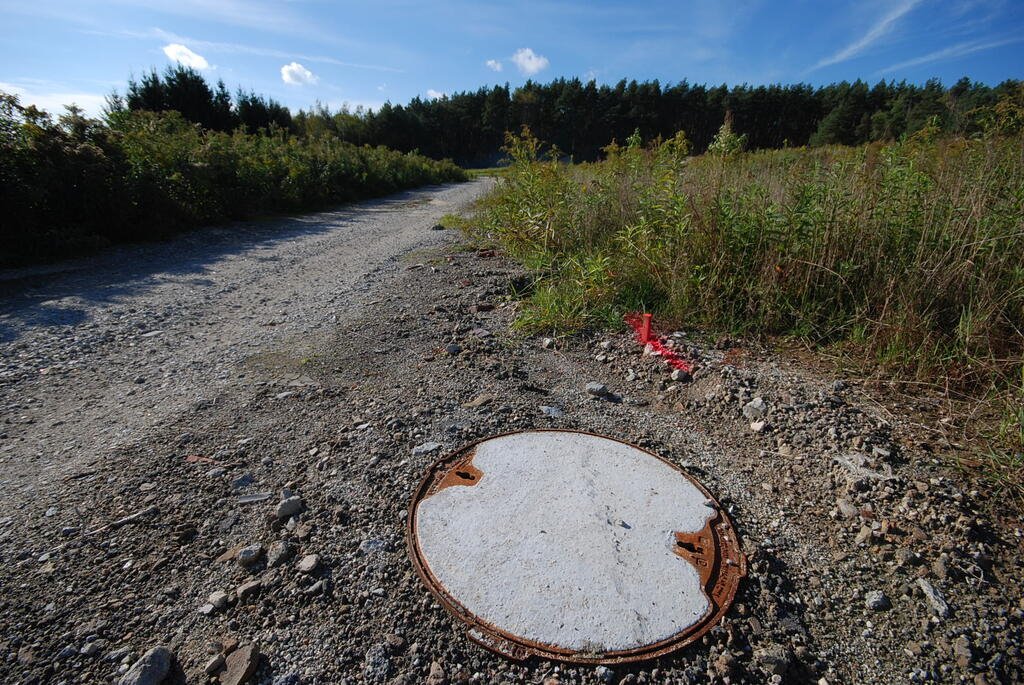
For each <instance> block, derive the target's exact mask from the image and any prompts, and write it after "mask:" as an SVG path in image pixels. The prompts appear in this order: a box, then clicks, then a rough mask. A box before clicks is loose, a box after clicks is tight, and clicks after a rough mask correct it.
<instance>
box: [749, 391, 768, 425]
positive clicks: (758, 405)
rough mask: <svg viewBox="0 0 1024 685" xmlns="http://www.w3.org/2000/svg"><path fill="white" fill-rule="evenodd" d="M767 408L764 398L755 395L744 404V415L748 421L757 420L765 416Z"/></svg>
mask: <svg viewBox="0 0 1024 685" xmlns="http://www.w3.org/2000/svg"><path fill="white" fill-rule="evenodd" d="M766 410H767V407H766V406H765V404H764V400H763V399H761V398H760V397H755V398H754V399H752V400H750V401H749V402H747V403H746V404H745V405H743V415H744V416H745V417H747V420H748V421H757V420H758V419H760V418H761V417H762V416H764V413H765V411H766Z"/></svg>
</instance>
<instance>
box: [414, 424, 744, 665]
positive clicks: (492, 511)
mask: <svg viewBox="0 0 1024 685" xmlns="http://www.w3.org/2000/svg"><path fill="white" fill-rule="evenodd" d="M408 541H409V549H410V554H411V556H412V559H413V563H414V564H415V566H416V569H417V571H418V572H419V574H420V576H421V578H422V579H423V581H424V583H426V585H427V587H428V588H429V589H430V590H431V592H433V593H434V594H435V595H436V596H437V598H438V599H439V600H440V601H441V603H442V604H443V605H444V606H445V608H447V609H448V610H449V611H450V612H452V613H453V614H454V615H455V616H456V617H458V618H459V619H461V620H463V621H465V622H466V623H467V624H468V631H469V636H470V637H471V638H472V639H474V640H475V641H477V642H479V643H480V644H482V645H484V646H485V647H487V648H488V649H491V650H494V651H496V652H498V653H500V654H503V655H505V656H508V657H510V658H513V659H525V658H527V657H529V656H531V655H536V656H540V657H543V658H550V659H558V660H562V661H571V662H577V663H595V664H596V663H604V664H607V663H619V662H626V661H639V660H641V659H648V658H652V657H656V656H660V655H663V654H666V653H668V652H671V651H673V650H676V649H679V648H680V647H683V646H684V645H687V644H689V643H691V642H693V641H694V640H696V639H698V638H699V637H700V636H702V635H703V634H704V633H705V632H707V631H708V630H710V629H711V628H712V627H713V626H714V625H715V624H717V623H718V621H719V620H720V619H721V617H722V616H723V615H724V613H725V612H726V610H727V609H728V607H729V604H730V603H731V602H732V599H733V597H734V596H735V594H736V588H737V586H738V584H739V581H740V578H742V577H743V576H744V575H745V574H746V559H745V557H744V556H743V553H742V552H741V551H740V545H739V541H738V540H737V538H736V534H735V532H734V530H733V528H732V524H731V523H730V522H729V520H728V518H727V517H726V515H725V513H724V512H723V511H721V509H720V507H719V506H718V504H717V502H715V501H714V500H713V499H712V498H711V496H710V495H709V494H708V492H707V491H706V490H705V489H704V488H703V487H702V486H701V485H700V484H699V483H697V482H696V481H695V480H693V479H692V478H691V477H690V476H688V475H687V474H686V473H684V472H683V471H682V470H680V469H678V468H677V467H675V466H673V465H672V464H670V463H668V462H667V461H665V460H663V459H661V458H660V457H658V456H656V455H654V454H651V453H650V452H647V451H645V450H642V449H640V448H638V447H635V446H633V445H628V444H626V443H623V442H619V441H617V440H613V439H610V438H604V437H600V436H597V435H591V434H588V433H578V432H573V431H560V430H538V431H527V432H521V433H510V434H507V435H500V436H496V437H493V438H488V439H486V440H482V441H480V442H477V443H474V444H472V445H469V446H467V447H464V448H462V449H461V450H458V451H456V452H455V453H453V454H451V455H449V456H448V457H446V458H444V459H442V460H440V461H438V462H437V463H436V464H434V465H433V467H431V469H430V471H429V472H428V474H427V476H426V477H425V478H424V479H423V482H422V483H421V484H420V487H419V489H418V490H417V491H416V493H415V495H414V496H413V501H412V505H411V507H410V515H409V529H408Z"/></svg>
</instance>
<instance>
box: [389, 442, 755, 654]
mask: <svg viewBox="0 0 1024 685" xmlns="http://www.w3.org/2000/svg"><path fill="white" fill-rule="evenodd" d="M529 433H564V434H576V435H588V436H592V437H595V438H600V439H603V440H609V441H611V442H614V443H618V444H619V445H624V446H626V447H629V448H632V449H635V450H637V451H638V452H641V453H644V454H646V455H648V456H650V457H653V458H654V459H657V460H658V461H660V462H661V463H662V464H665V465H667V466H669V467H670V468H671V469H672V470H674V471H675V472H677V473H679V474H680V475H681V476H683V478H685V479H686V480H687V481H689V483H690V484H692V485H693V486H695V487H696V488H697V489H698V490H699V491H700V492H701V493H702V494H703V495H704V496H705V498H706V502H705V503H706V505H707V506H709V507H712V508H713V509H714V512H715V513H714V514H713V515H712V516H711V517H710V518H709V519H708V520H707V523H706V525H705V527H704V528H703V529H702V530H700V531H697V532H693V533H678V532H677V533H675V539H676V547H675V548H674V549H673V551H674V552H675V553H676V554H677V555H678V556H680V557H682V558H683V559H685V560H687V561H688V562H689V563H691V564H692V565H693V566H694V568H695V569H696V570H697V572H698V574H699V576H700V582H701V591H702V593H703V594H704V596H705V597H706V599H707V603H708V608H707V610H706V612H705V613H704V615H703V616H701V617H700V618H699V619H698V620H696V621H695V622H693V623H692V624H690V625H689V626H687V627H686V628H684V629H683V630H681V631H679V632H677V633H675V634H673V635H671V636H669V637H668V638H665V639H662V640H658V641H656V642H653V643H651V644H646V645H643V646H640V647H637V648H633V649H623V650H609V651H604V652H599V651H588V650H576V649H566V648H563V647H560V646H557V645H553V644H547V643H544V642H540V641H536V640H531V639H529V638H527V637H524V636H520V635H514V634H512V633H510V632H509V631H506V630H503V629H502V628H500V627H498V626H497V625H494V624H493V623H490V622H488V621H486V620H484V619H482V618H481V617H480V616H477V615H476V614H474V613H473V612H472V611H470V610H469V609H467V608H466V607H465V606H464V605H463V603H462V602H460V601H459V599H458V598H457V597H455V596H453V595H452V593H450V592H449V591H448V589H447V588H446V587H445V585H444V584H443V583H442V582H440V580H439V579H438V578H437V577H435V575H434V573H432V572H431V569H430V566H429V565H428V563H427V561H426V558H425V556H424V553H423V550H422V549H421V548H420V543H419V537H418V529H417V523H418V513H419V506H420V503H421V502H423V501H424V500H425V499H427V498H428V497H430V496H432V495H434V494H436V493H437V492H439V491H440V490H443V489H445V488H447V487H452V486H460V485H463V486H465V485H474V484H476V483H478V482H480V479H481V478H482V477H486V474H482V473H481V472H480V471H479V469H477V468H476V467H475V466H474V465H473V463H472V461H473V458H474V456H475V455H476V451H477V448H478V447H479V446H480V445H481V444H483V443H485V442H488V441H491V440H497V439H500V438H507V437H510V436H518V435H523V434H529ZM406 543H407V545H408V550H409V555H410V558H411V560H412V562H413V566H414V567H415V568H416V572H417V574H418V575H419V576H420V579H421V580H422V581H423V583H424V584H425V585H426V586H427V589H428V590H429V591H430V592H431V593H432V594H433V595H434V596H435V597H436V598H437V600H438V601H439V603H440V604H441V606H443V607H444V608H445V609H446V610H447V611H448V612H449V613H450V614H452V615H453V616H454V617H456V618H457V619H459V620H461V621H463V622H464V623H465V624H466V625H467V634H468V637H469V638H470V639H472V640H473V641H475V642H477V643H478V644H480V645H482V646H483V647H485V648H487V649H489V650H491V651H493V652H495V653H497V654H500V655H502V656H505V657H507V658H510V659H514V660H517V661H522V660H525V659H527V658H529V657H531V656H536V657H540V658H544V659H551V660H556V661H564V662H571V663H580V664H594V665H596V664H617V663H628V662H634V661H643V660H647V659H653V658H656V657H660V656H664V655H666V654H669V653H671V652H674V651H676V650H678V649H681V648H683V647H685V646H687V645H689V644H691V643H693V642H695V641H696V640H698V639H700V638H701V637H702V636H703V635H704V634H705V633H707V632H708V631H709V630H711V629H712V628H713V627H714V626H715V625H717V624H718V623H719V621H720V620H721V619H722V617H723V616H724V615H725V613H726V611H728V609H729V606H730V605H731V604H732V601H733V599H734V598H735V595H736V591H737V589H738V587H739V582H740V580H741V579H742V578H743V577H744V576H746V572H747V562H746V557H745V555H744V554H743V552H742V550H741V549H740V542H739V539H738V536H737V535H736V532H735V530H734V528H733V526H732V524H731V522H730V521H729V519H728V517H727V516H726V514H725V513H724V512H723V511H722V508H721V506H720V505H719V504H718V502H717V501H716V500H715V499H714V498H713V497H712V496H711V494H710V493H709V492H708V491H707V489H706V488H705V487H704V486H703V485H702V484H701V483H700V482H698V481H697V480H696V479H694V478H693V477H692V476H690V475H689V474H687V473H686V472H685V471H684V470H683V469H681V468H680V467H678V466H676V465H675V464H673V463H672V462H670V461H668V460H667V459H664V458H662V457H661V456H659V455H657V454H655V453H653V452H651V451H649V450H645V449H643V448H642V447H637V446H636V445H632V444H630V443H627V442H624V441H622V440H616V439H615V438H610V437H607V436H603V435H598V434H596V433H590V432H587V431H574V430H565V429H536V430H529V431H513V432H509V433H502V434H498V435H493V436H489V437H487V438H483V439H481V440H477V441H475V442H472V443H469V444H467V445H464V446H463V447H461V448H459V449H457V450H455V451H453V452H451V453H450V454H448V455H446V456H445V457H442V458H441V459H439V460H438V461H436V462H435V463H434V464H433V465H432V466H431V467H430V468H429V470H428V471H427V473H426V475H425V476H424V478H423V480H422V481H421V482H420V484H419V486H418V487H417V489H416V491H415V492H414V493H413V497H412V500H411V502H410V506H409V513H408V517H407V525H406ZM709 548H710V550H709ZM712 550H713V551H712Z"/></svg>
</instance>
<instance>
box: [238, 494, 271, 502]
mask: <svg viewBox="0 0 1024 685" xmlns="http://www.w3.org/2000/svg"><path fill="white" fill-rule="evenodd" d="M273 496H274V493H272V492H254V493H253V494H251V495H242V496H241V497H239V498H238V503H239V504H259V503H260V502H266V501H267V500H268V499H270V498H271V497H273Z"/></svg>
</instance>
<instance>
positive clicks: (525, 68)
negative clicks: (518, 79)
mask: <svg viewBox="0 0 1024 685" xmlns="http://www.w3.org/2000/svg"><path fill="white" fill-rule="evenodd" d="M512 63H513V64H515V65H516V67H518V68H519V72H520V73H521V74H523V75H524V76H533V75H534V74H536V73H538V72H541V71H543V70H545V69H547V68H548V66H550V64H551V62H549V61H548V58H547V57H544V56H543V55H538V54H537V53H535V52H534V51H533V50H532V49H530V48H519V49H518V50H516V53H515V54H514V55H512Z"/></svg>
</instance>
